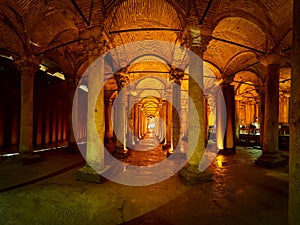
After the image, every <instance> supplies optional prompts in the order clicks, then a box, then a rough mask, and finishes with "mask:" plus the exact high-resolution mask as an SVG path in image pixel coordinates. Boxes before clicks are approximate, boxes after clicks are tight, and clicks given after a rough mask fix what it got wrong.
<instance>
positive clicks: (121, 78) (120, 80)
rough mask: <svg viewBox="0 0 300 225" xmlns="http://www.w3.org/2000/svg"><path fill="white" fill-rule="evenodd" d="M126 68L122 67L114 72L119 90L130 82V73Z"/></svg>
mask: <svg viewBox="0 0 300 225" xmlns="http://www.w3.org/2000/svg"><path fill="white" fill-rule="evenodd" d="M126 70H127V68H122V69H121V70H119V71H118V72H116V73H115V74H114V78H115V80H116V81H117V85H118V89H119V91H120V90H122V89H123V88H124V87H125V86H126V85H127V84H128V83H129V75H128V73H127V72H126Z"/></svg>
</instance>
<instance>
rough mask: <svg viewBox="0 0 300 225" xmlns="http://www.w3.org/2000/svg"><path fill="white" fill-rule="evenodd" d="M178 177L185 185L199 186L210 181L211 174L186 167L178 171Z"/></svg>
mask: <svg viewBox="0 0 300 225" xmlns="http://www.w3.org/2000/svg"><path fill="white" fill-rule="evenodd" d="M179 176H180V177H181V178H182V179H183V181H184V183H185V184H186V185H193V184H201V183H207V182H210V181H212V173H211V172H209V171H207V170H205V171H203V172H201V171H199V169H198V167H196V166H191V165H187V166H185V167H183V168H182V169H181V170H180V171H179Z"/></svg>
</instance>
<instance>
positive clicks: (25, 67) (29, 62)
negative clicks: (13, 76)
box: [14, 57, 41, 76]
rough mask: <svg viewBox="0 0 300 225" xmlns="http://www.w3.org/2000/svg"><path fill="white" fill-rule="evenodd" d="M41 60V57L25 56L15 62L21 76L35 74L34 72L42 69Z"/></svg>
mask: <svg viewBox="0 0 300 225" xmlns="http://www.w3.org/2000/svg"><path fill="white" fill-rule="evenodd" d="M40 62H41V60H40V58H34V57H25V58H21V59H19V60H15V61H14V64H15V65H16V67H17V70H18V71H19V72H20V73H21V76H24V75H25V76H27V75H29V76H30V75H32V76H34V74H35V73H36V72H37V71H38V70H39V69H40V66H39V65H40Z"/></svg>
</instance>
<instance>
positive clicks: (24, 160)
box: [17, 153, 43, 165]
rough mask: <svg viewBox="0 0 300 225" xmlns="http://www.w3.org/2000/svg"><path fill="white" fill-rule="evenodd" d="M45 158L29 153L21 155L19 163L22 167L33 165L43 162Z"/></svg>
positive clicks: (18, 159)
mask: <svg viewBox="0 0 300 225" xmlns="http://www.w3.org/2000/svg"><path fill="white" fill-rule="evenodd" d="M42 160H43V158H42V157H41V156H40V155H37V154H33V153H27V154H20V155H19V156H18V158H17V161H18V162H19V163H21V164H22V165H28V164H33V163H38V162H41V161H42Z"/></svg>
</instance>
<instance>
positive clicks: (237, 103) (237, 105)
mask: <svg viewBox="0 0 300 225" xmlns="http://www.w3.org/2000/svg"><path fill="white" fill-rule="evenodd" d="M240 100H241V97H238V96H235V141H236V142H238V141H239V137H240V124H241V118H240V114H239V108H240Z"/></svg>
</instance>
